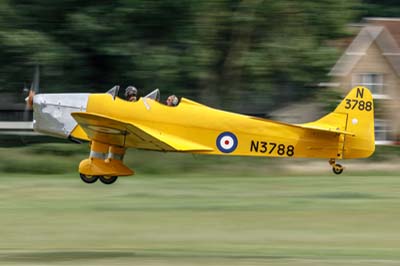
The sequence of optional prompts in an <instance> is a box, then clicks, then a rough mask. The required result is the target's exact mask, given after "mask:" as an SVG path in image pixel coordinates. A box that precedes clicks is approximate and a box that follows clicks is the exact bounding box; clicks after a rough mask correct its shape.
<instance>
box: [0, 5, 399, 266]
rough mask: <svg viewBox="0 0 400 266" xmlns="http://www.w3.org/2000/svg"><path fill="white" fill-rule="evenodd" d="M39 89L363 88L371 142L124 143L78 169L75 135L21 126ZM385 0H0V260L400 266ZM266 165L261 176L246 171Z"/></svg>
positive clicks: (315, 110)
mask: <svg viewBox="0 0 400 266" xmlns="http://www.w3.org/2000/svg"><path fill="white" fill-rule="evenodd" d="M36 66H39V67H40V92H43V93H52V92H54V93H56V92H59V93H60V92H106V91H107V90H109V89H110V88H111V87H113V86H114V85H120V86H121V87H122V88H124V87H126V86H128V85H134V86H136V87H137V88H138V89H139V94H140V95H141V96H144V95H146V94H147V93H149V92H151V91H152V90H153V89H155V88H159V89H160V91H161V97H162V100H165V98H166V96H167V95H170V94H172V93H173V94H176V95H178V96H179V97H186V98H189V99H192V100H195V101H198V102H200V103H203V104H206V105H209V106H212V107H216V108H221V109H224V110H229V111H234V112H239V113H244V114H250V115H255V116H261V117H267V118H271V119H276V120H280V121H287V122H295V123H300V122H306V121H311V120H314V119H317V118H318V117H321V116H322V115H324V114H326V113H327V112H330V111H332V110H333V108H334V107H335V106H336V105H337V104H338V102H339V100H340V99H342V98H343V96H344V95H346V94H347V92H348V91H349V90H350V89H351V88H352V87H354V86H357V85H363V86H366V87H368V88H369V89H371V90H372V92H373V94H374V103H375V107H376V114H375V133H376V144H377V145H378V146H377V149H376V152H375V154H374V155H373V156H372V157H371V158H369V159H365V160H353V161H346V162H343V164H344V165H345V166H346V167H348V168H347V169H346V170H345V172H344V174H343V175H341V176H339V177H338V176H335V175H334V174H333V173H332V172H331V169H330V167H329V165H328V163H327V162H326V161H325V160H322V161H321V160H282V159H273V158H272V159H266V158H242V157H235V158H232V157H223V156H200V155H197V156H192V155H188V154H176V153H160V152H146V151H137V150H129V151H128V152H127V154H126V157H125V163H126V164H127V165H128V166H130V167H132V168H133V169H135V171H136V173H137V175H136V176H134V177H128V178H121V179H120V180H118V182H117V183H116V184H114V185H113V186H111V187H110V186H104V185H101V184H98V183H96V184H93V185H86V184H84V183H82V182H81V181H80V180H79V176H78V173H77V168H78V164H79V162H80V161H81V160H82V159H84V158H87V156H88V154H89V147H88V145H87V144H81V145H79V144H74V143H63V142H58V140H56V139H53V138H49V137H45V136H40V135H37V134H36V133H35V132H33V131H32V126H31V122H30V121H29V119H31V117H29V115H28V116H26V115H25V114H24V113H25V102H24V99H25V97H26V96H27V90H24V88H29V87H30V86H31V82H32V80H33V76H34V72H35V68H36ZM399 99H400V3H399V1H396V0H323V1H312V0H303V1H296V0H279V1H277V0H249V1H240V0H202V1H198V0H180V1H175V0H162V1H161V0H160V1H155V0H114V1H105V0H96V1H94V0H86V1H81V0H79V1H78V0H58V1H50V0H35V1H33V0H0V180H1V182H0V199H1V200H0V213H1V219H0V264H2V263H5V264H4V265H64V266H65V265H133V264H136V265H246V266H248V265H278V264H279V265H296V266H299V265H307V266H309V265H377V264H379V265H399V264H400V255H399V254H400V233H399V232H400V230H399V225H398V221H399V219H400V214H399V211H398V206H399V204H400V195H399V191H400V186H399V182H398V176H399V173H400V165H399V163H398V162H399V159H400V149H399V143H400V141H399V140H400V124H399V123H400V117H399V116H400V103H399ZM260 177H262V178H260Z"/></svg>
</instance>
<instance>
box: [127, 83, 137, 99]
mask: <svg viewBox="0 0 400 266" xmlns="http://www.w3.org/2000/svg"><path fill="white" fill-rule="evenodd" d="M125 99H126V100H127V101H130V102H136V101H137V89H136V88H135V87H134V86H128V87H126V89H125Z"/></svg>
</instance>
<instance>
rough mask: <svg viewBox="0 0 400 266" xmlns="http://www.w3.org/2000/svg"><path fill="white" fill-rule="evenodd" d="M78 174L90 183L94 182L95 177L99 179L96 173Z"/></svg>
mask: <svg viewBox="0 0 400 266" xmlns="http://www.w3.org/2000/svg"><path fill="white" fill-rule="evenodd" d="M79 175H80V177H81V179H82V181H83V182H85V183H87V184H92V183H94V182H96V181H97V179H99V176H97V175H85V174H82V173H79Z"/></svg>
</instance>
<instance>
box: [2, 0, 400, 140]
mask: <svg viewBox="0 0 400 266" xmlns="http://www.w3.org/2000/svg"><path fill="white" fill-rule="evenodd" d="M399 11H400V5H399V4H398V2H397V1H390V0H386V1H373V0H363V1H362V0H351V1H349V0H343V1H342V0H340V1H337V0H326V1H291V0H288V1H286V0H283V1H268V0H267V1H237V0H212V1H192V0H184V1H152V0H150V1H149V0H143V1H141V0H120V1H83V2H82V1H74V0H65V1H63V0H62V1H57V3H54V2H53V1H47V0H36V1H29V0H19V1H16V0H8V1H0V48H1V49H0V60H1V61H0V62H1V65H0V133H1V135H0V141H1V144H2V146H12V145H15V144H17V145H18V144H26V143H32V142H42V141H44V140H47V141H49V139H46V138H45V139H43V137H42V136H37V135H35V133H33V132H32V131H31V129H30V127H31V125H30V123H26V122H27V120H28V121H29V118H31V117H29V116H28V119H27V116H26V115H24V111H25V103H24V98H25V97H26V96H27V92H26V89H25V91H24V88H29V87H30V84H31V82H32V79H33V73H34V69H35V67H36V66H39V67H40V72H41V77H40V91H41V92H45V93H50V92H105V91H107V90H108V89H110V88H111V87H113V86H114V85H120V86H122V87H125V86H128V85H134V86H136V87H137V88H138V89H139V93H140V94H141V95H146V94H147V93H148V92H150V91H152V90H153V89H155V88H159V89H160V90H161V93H162V95H163V96H164V97H166V96H167V95H170V94H172V93H173V94H176V95H178V96H180V97H186V98H190V99H193V100H195V101H199V102H201V103H204V104H206V105H209V106H212V107H216V108H222V109H224V110H229V111H234V112H239V113H244V114H250V115H256V116H262V117H268V118H272V119H276V120H280V121H287V122H306V121H311V120H314V119H317V118H318V117H321V116H322V115H324V114H325V113H327V112H330V111H331V110H332V109H333V108H334V107H335V106H336V105H337V103H338V101H339V99H341V98H342V97H343V96H344V95H346V94H347V92H348V91H349V90H350V89H351V88H352V87H354V86H357V85H363V86H366V87H368V88H370V89H371V90H372V92H373V94H374V98H375V105H376V121H375V125H376V140H377V144H384V145H395V144H398V143H399V138H400V122H399V121H400V117H399V116H400V103H399V98H400V97H399V96H400V95H399V94H400V82H399V81H400V80H399V77H400V60H399V58H400V57H399V55H400V48H399V45H400V18H397V17H396V16H397V14H399V13H398V12H399ZM24 122H25V123H24ZM51 141H54V140H53V139H52V140H51Z"/></svg>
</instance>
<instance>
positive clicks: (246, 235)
mask: <svg viewBox="0 0 400 266" xmlns="http://www.w3.org/2000/svg"><path fill="white" fill-rule="evenodd" d="M0 179H1V181H2V182H1V183H0V212H1V218H0V265H296V266H297V265H399V264H400V230H399V229H400V223H399V221H400V212H399V209H398V208H399V206H400V180H399V179H398V177H397V176H342V177H340V178H338V177H336V176H332V175H330V174H328V175H327V176H312V177H310V176H280V177H274V176H268V177H252V176H248V175H247V176H242V177H238V176H235V177H229V176H227V177H218V178H214V177H212V175H210V174H209V175H205V176H185V175H182V174H181V175H180V176H175V175H172V174H165V175H158V176H143V175H142V176H136V177H125V178H121V179H120V180H118V181H117V183H116V184H114V185H111V186H105V185H102V184H100V183H96V184H93V185H87V184H84V183H82V182H81V181H80V180H79V178H78V177H77V175H76V173H75V174H64V175H45V176H40V175H20V174H11V175H9V174H0Z"/></svg>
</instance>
